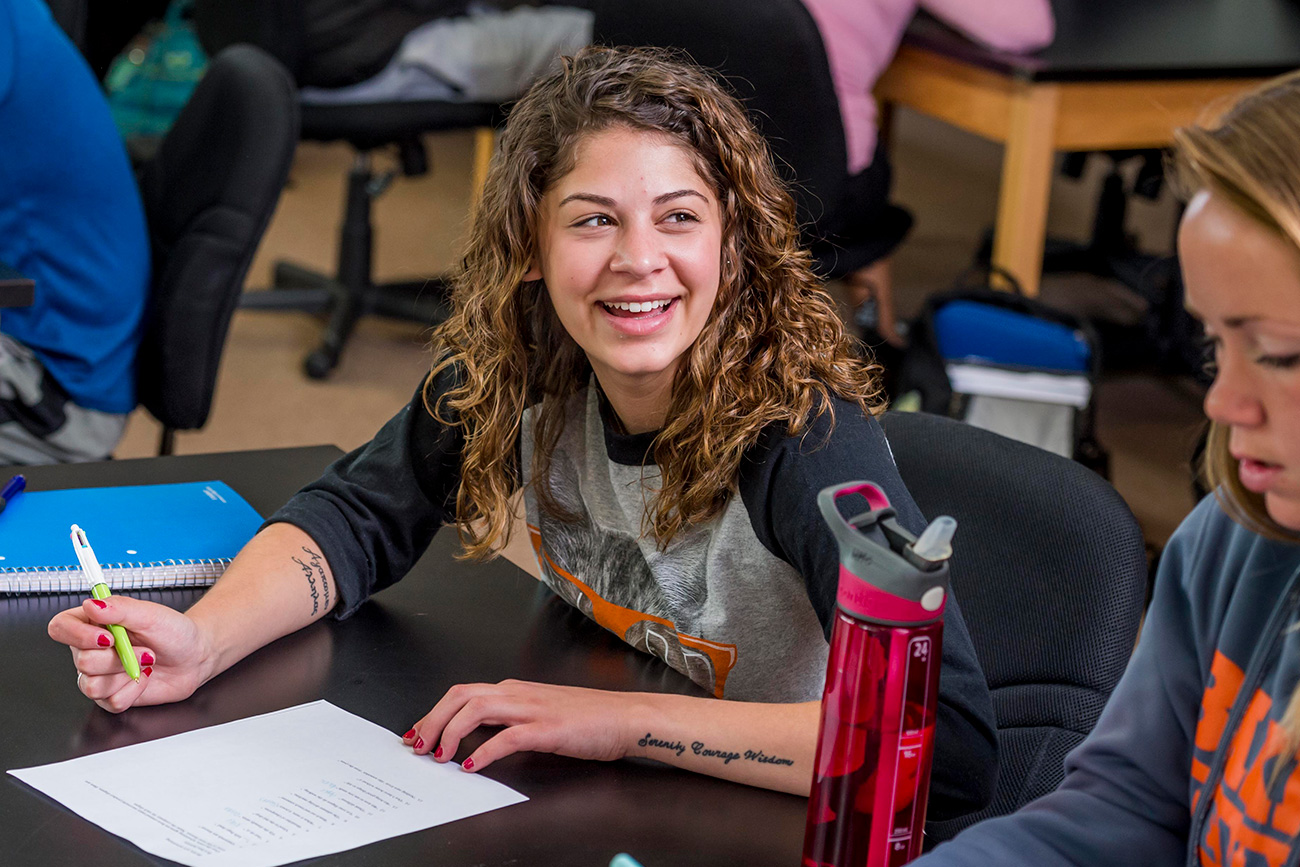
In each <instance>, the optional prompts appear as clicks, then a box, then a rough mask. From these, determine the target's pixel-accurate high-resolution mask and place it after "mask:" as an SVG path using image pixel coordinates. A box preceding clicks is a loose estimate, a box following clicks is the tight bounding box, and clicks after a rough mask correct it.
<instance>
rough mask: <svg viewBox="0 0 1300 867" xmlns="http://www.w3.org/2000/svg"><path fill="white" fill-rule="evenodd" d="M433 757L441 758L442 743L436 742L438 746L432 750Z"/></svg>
mask: <svg viewBox="0 0 1300 867" xmlns="http://www.w3.org/2000/svg"><path fill="white" fill-rule="evenodd" d="M433 757H434V758H435V759H440V758H442V744H438V748H437V749H436V750H434V751H433Z"/></svg>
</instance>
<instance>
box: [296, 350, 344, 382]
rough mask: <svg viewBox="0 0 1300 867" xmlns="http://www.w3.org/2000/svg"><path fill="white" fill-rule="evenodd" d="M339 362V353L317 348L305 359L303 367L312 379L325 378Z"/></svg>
mask: <svg viewBox="0 0 1300 867" xmlns="http://www.w3.org/2000/svg"><path fill="white" fill-rule="evenodd" d="M338 363H339V359H338V356H337V355H335V354H334V353H331V352H327V351H326V350H324V349H317V350H316V351H315V352H313V353H312V354H311V355H308V356H307V358H306V360H305V361H303V363H302V369H303V371H304V372H305V373H306V374H307V376H309V377H311V378H312V379H325V378H326V377H328V376H329V375H330V372H331V371H332V370H334V367H335V365H337V364H338Z"/></svg>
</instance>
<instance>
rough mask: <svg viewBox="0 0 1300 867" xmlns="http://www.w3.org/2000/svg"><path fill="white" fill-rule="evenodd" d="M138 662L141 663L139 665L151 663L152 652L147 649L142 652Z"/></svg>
mask: <svg viewBox="0 0 1300 867" xmlns="http://www.w3.org/2000/svg"><path fill="white" fill-rule="evenodd" d="M140 664H141V665H153V654H152V653H150V652H149V651H147V650H146V651H145V652H144V653H142V654H141V655H140Z"/></svg>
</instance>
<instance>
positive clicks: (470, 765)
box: [461, 759, 474, 771]
mask: <svg viewBox="0 0 1300 867" xmlns="http://www.w3.org/2000/svg"><path fill="white" fill-rule="evenodd" d="M461 767H462V768H464V769H465V770H467V771H472V770H474V760H473V759H466V760H465V763H464V764H463V765H461Z"/></svg>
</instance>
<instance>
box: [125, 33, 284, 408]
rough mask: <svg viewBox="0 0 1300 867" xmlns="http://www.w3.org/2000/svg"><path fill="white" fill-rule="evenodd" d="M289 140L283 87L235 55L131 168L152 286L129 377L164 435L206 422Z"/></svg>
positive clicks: (219, 62)
mask: <svg viewBox="0 0 1300 867" xmlns="http://www.w3.org/2000/svg"><path fill="white" fill-rule="evenodd" d="M297 141H298V104H297V99H296V94H295V91H294V87H293V82H292V81H291V80H290V79H289V76H288V74H287V73H286V72H285V71H284V69H283V67H281V65H280V64H279V63H277V62H276V61H275V60H274V59H273V58H271V57H270V56H269V55H267V54H266V53H265V52H263V51H261V50H260V49H257V48H254V47H252V46H248V45H238V46H233V47H231V48H228V49H226V50H224V51H222V52H221V53H220V54H218V55H217V56H216V57H214V58H213V59H212V63H211V65H210V66H209V68H208V71H207V73H206V75H204V77H203V80H202V81H200V82H199V85H198V87H196V88H195V90H194V93H193V95H192V96H191V98H190V100H189V102H187V103H186V105H185V107H184V109H182V110H181V113H180V115H179V117H177V119H176V123H175V124H174V125H173V126H172V128H171V130H170V131H169V132H168V133H167V135H166V137H165V138H164V139H163V141H162V143H161V144H160V145H159V147H158V152H157V155H156V156H155V157H154V158H153V159H152V160H150V161H149V163H147V164H146V165H145V166H144V168H143V169H142V172H141V179H140V187H141V194H142V196H143V199H144V207H145V216H146V219H147V222H148V225H149V236H150V242H151V246H152V251H153V283H152V287H151V289H150V298H149V305H148V312H147V314H146V323H145V333H144V337H143V339H142V341H141V344H140V350H139V354H138V356H137V361H136V370H137V373H136V378H137V385H138V390H139V396H140V402H141V403H142V404H144V406H145V407H146V408H147V409H148V410H149V412H151V413H153V415H154V417H155V418H157V419H158V420H159V421H160V422H162V423H163V425H164V426H165V427H166V428H169V429H182V430H193V429H196V428H199V427H202V426H203V424H204V423H205V422H206V421H207V418H208V411H209V409H210V408H211V405H212V396H213V391H214V389H215V387H216V380H217V370H218V367H219V363H220V360H221V351H222V349H223V347H224V345H225V341H226V332H227V329H228V328H229V325H230V318H231V316H232V315H233V313H234V310H235V305H236V302H237V301H238V298H239V294H240V291H241V289H242V288H243V282H244V276H245V275H246V274H247V272H248V266H249V263H250V262H251V260H252V257H253V252H254V251H255V250H256V248H257V244H258V241H259V240H260V239H261V237H262V232H263V231H265V229H266V224H267V222H268V221H269V220H270V217H271V213H272V212H273V211H274V210H275V205H276V202H277V201H278V200H279V197H280V192H281V190H282V189H283V188H284V184H285V181H286V179H287V178H288V174H289V164H290V162H291V160H292V157H293V151H294V147H295V145H296V144H297Z"/></svg>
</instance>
